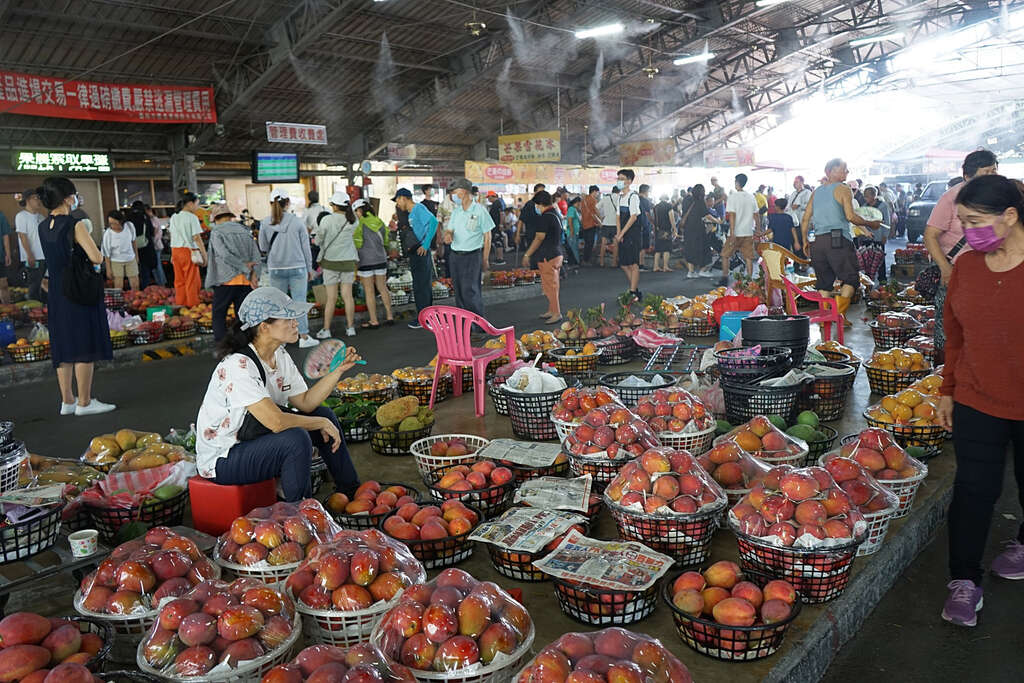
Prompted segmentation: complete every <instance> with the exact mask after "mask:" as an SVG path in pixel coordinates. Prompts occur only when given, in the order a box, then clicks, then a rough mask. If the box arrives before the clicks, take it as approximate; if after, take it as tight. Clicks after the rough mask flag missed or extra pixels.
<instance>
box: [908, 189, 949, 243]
mask: <svg viewBox="0 0 1024 683" xmlns="http://www.w3.org/2000/svg"><path fill="white" fill-rule="evenodd" d="M946 187H947V182H946V181H944V180H935V181H932V182H930V183H928V185H927V186H926V187H925V188H924V192H922V193H921V198H920V199H918V200H917V201H915V202H912V203H911V204H910V206H909V207H907V242H908V243H913V242H918V241H920V240H921V238H922V237H924V227H925V225H926V224H927V223H928V216H930V215H932V209H934V208H935V204H936V203H938V201H939V197H941V196H942V193H943V192H945V191H946Z"/></svg>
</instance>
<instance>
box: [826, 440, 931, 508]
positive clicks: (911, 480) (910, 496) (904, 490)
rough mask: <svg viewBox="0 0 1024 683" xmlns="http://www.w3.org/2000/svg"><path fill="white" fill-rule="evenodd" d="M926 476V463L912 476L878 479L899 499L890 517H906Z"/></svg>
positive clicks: (843, 441) (845, 441)
mask: <svg viewBox="0 0 1024 683" xmlns="http://www.w3.org/2000/svg"><path fill="white" fill-rule="evenodd" d="M857 437H858V435H857V434H850V435H848V436H844V437H843V439H842V441H841V442H840V443H843V444H845V443H847V442H849V441H852V440H854V439H856V438H857ZM823 460H824V456H822V457H821V458H819V460H818V464H822V461H823ZM927 476H928V465H924V467H923V468H922V469H921V471H920V472H918V473H917V474H915V475H914V476H913V477H908V478H906V479H878V480H877V481H878V483H879V484H880V485H881V486H884V487H885V488H887V489H889V490H890V491H892V493H893V494H894V495H895V496H896V497H897V498H899V499H900V504H899V507H897V508H896V511H895V512H893V514H892V518H893V519H899V518H901V517H906V516H907V515H908V514H910V508H911V507H912V506H913V505H914V498H915V497H916V496H917V489H918V488H919V487H920V486H921V482H922V481H924V480H925V478H926V477H927Z"/></svg>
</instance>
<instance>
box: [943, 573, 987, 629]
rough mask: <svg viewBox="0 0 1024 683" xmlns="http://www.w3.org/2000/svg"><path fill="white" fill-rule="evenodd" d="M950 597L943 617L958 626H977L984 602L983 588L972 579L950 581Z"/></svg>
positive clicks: (947, 599)
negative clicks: (979, 612)
mask: <svg viewBox="0 0 1024 683" xmlns="http://www.w3.org/2000/svg"><path fill="white" fill-rule="evenodd" d="M947 588H949V591H950V592H949V597H948V598H946V604H945V606H944V607H943V608H942V618H943V619H945V620H946V621H948V622H950V623H951V624H956V625H957V626H976V625H977V624H978V611H979V610H981V606H982V604H983V602H984V601H983V599H982V593H981V588H979V587H978V586H975V585H974V582H973V581H971V580H970V579H957V580H955V581H950V582H949V585H948V586H947Z"/></svg>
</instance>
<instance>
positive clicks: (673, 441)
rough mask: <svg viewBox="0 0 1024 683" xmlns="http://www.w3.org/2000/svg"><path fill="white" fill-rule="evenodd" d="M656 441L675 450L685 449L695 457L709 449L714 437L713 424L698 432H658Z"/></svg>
mask: <svg viewBox="0 0 1024 683" xmlns="http://www.w3.org/2000/svg"><path fill="white" fill-rule="evenodd" d="M657 437H658V441H660V442H661V445H662V446H666V447H668V448H672V449H675V450H677V451H687V452H689V453H690V455H692V456H694V457H696V456H698V455H703V454H704V453H707V452H708V451H709V450H711V442H712V441H713V440H714V438H715V425H714V424H712V425H711V426H710V427H708V428H707V429H704V430H701V431H699V432H689V433H686V432H659V433H658V434H657Z"/></svg>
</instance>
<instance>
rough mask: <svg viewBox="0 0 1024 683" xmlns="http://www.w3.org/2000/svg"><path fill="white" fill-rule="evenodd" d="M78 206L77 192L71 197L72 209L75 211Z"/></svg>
mask: <svg viewBox="0 0 1024 683" xmlns="http://www.w3.org/2000/svg"><path fill="white" fill-rule="evenodd" d="M78 206H79V204H78V195H77V194H76V195H74V196H73V197H72V198H71V210H72V211H75V210H76V209H78Z"/></svg>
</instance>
